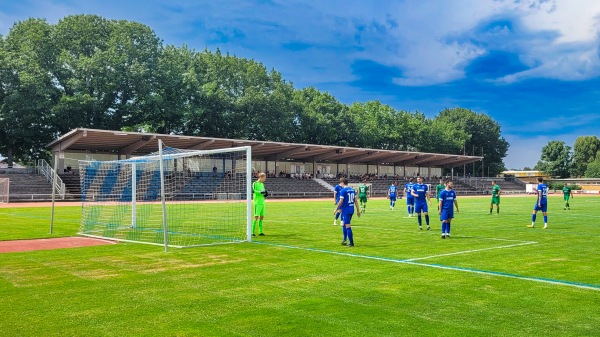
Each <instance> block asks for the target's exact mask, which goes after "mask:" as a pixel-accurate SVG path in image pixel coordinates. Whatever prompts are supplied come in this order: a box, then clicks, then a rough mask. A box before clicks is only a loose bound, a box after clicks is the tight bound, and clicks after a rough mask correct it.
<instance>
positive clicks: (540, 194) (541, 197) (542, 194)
mask: <svg viewBox="0 0 600 337" xmlns="http://www.w3.org/2000/svg"><path fill="white" fill-rule="evenodd" d="M537 181H538V185H537V201H536V203H535V205H534V206H533V214H532V215H531V226H528V227H529V228H533V226H535V217H536V215H537V212H538V211H542V214H544V228H548V186H546V184H544V178H542V177H538V178H537Z"/></svg>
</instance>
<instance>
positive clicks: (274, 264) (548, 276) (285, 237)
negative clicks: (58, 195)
mask: <svg viewBox="0 0 600 337" xmlns="http://www.w3.org/2000/svg"><path fill="white" fill-rule="evenodd" d="M534 200H535V198H534V197H502V203H501V211H500V215H487V214H486V213H487V212H488V211H489V201H490V200H489V198H488V197H481V198H461V197H460V196H459V199H458V202H459V207H460V211H461V212H460V213H458V214H455V216H456V218H455V219H454V221H453V224H452V237H451V238H450V239H446V240H442V239H441V238H440V234H441V233H440V223H439V221H438V216H437V214H434V213H435V212H432V214H431V219H430V220H431V226H432V231H427V230H423V231H420V230H418V225H417V219H416V218H407V217H406V207H405V205H404V200H399V201H398V203H397V205H396V208H395V210H394V211H390V210H389V206H388V202H387V200H384V199H379V200H370V201H369V202H368V206H367V212H366V213H365V214H364V215H363V216H362V217H361V218H360V219H356V217H355V218H354V219H353V230H354V236H355V243H356V247H354V248H348V247H344V246H341V245H340V242H341V228H340V227H339V226H336V227H334V226H333V225H332V223H333V202H332V201H327V202H325V201H307V200H301V201H297V202H277V201H273V200H270V201H269V202H268V203H267V214H266V219H265V225H264V227H265V233H266V234H267V236H264V237H257V238H256V240H255V242H253V243H241V244H231V245H217V246H207V247H199V248H191V249H171V250H170V251H169V252H168V253H165V252H163V251H162V249H161V248H160V247H156V246H149V245H141V244H133V243H120V244H118V245H107V246H97V247H83V248H73V249H61V250H51V251H35V252H25V253H7V254H2V255H0V298H2V305H1V306H0V336H133V335H135V336H400V335H415V336H542V335H543V336H597V335H598V331H600V305H599V303H600V268H599V266H600V254H598V247H600V226H598V221H599V220H600V198H598V197H585V196H579V195H577V196H576V197H575V199H574V200H573V201H572V203H571V210H570V211H565V210H563V207H562V198H561V197H559V196H551V197H550V204H549V229H546V230H544V229H542V228H541V227H543V217H542V215H541V213H540V214H538V220H537V222H536V228H533V229H530V228H527V225H528V224H530V222H531V210H532V208H533V203H534ZM435 209H436V206H435V202H434V203H433V206H432V207H431V210H432V211H435ZM494 213H495V211H494ZM80 215H81V207H59V208H57V209H56V221H55V224H54V234H53V235H50V234H49V216H50V210H49V209H47V208H4V209H0V239H1V240H14V239H27V238H43V237H56V236H69V235H75V233H76V232H77V230H78V228H79V217H80Z"/></svg>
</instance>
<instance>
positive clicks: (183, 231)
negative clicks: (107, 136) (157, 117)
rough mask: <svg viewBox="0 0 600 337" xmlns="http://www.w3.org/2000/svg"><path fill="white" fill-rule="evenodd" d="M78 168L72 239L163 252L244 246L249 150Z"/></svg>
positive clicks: (168, 153)
mask: <svg viewBox="0 0 600 337" xmlns="http://www.w3.org/2000/svg"><path fill="white" fill-rule="evenodd" d="M159 149H160V150H159V152H158V153H153V154H151V155H148V156H143V157H136V158H131V159H126V160H116V161H79V176H80V183H81V194H82V196H81V200H82V215H81V225H80V231H79V233H80V234H81V235H85V236H92V237H101V238H109V239H114V240H120V241H130V242H139V243H147V244H155V245H162V246H164V247H165V250H167V249H168V247H180V248H183V247H194V246H201V245H210V244H219V243H233V242H242V241H251V239H252V236H251V226H250V225H251V198H250V196H251V193H250V192H251V191H250V187H251V179H252V178H251V172H252V171H251V158H252V156H251V148H250V147H249V146H245V147H237V148H228V149H219V150H205V151H190V150H181V149H174V148H165V149H163V148H162V142H159Z"/></svg>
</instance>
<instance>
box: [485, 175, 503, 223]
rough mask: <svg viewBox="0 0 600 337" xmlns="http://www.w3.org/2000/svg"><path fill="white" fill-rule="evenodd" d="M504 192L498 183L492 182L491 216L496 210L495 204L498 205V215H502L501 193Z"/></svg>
mask: <svg viewBox="0 0 600 337" xmlns="http://www.w3.org/2000/svg"><path fill="white" fill-rule="evenodd" d="M501 192H502V190H501V189H500V186H499V185H498V184H496V181H494V180H492V202H491V203H490V212H489V213H488V215H489V214H492V211H493V210H494V204H495V205H496V214H500V193H501Z"/></svg>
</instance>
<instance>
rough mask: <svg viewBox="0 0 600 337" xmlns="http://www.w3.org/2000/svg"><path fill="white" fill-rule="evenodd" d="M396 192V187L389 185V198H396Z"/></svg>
mask: <svg viewBox="0 0 600 337" xmlns="http://www.w3.org/2000/svg"><path fill="white" fill-rule="evenodd" d="M397 190H398V187H397V186H396V185H390V187H389V188H388V191H389V192H390V196H391V197H394V196H396V191H397Z"/></svg>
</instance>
